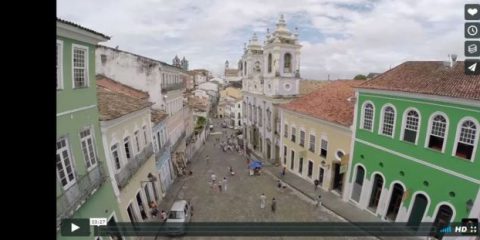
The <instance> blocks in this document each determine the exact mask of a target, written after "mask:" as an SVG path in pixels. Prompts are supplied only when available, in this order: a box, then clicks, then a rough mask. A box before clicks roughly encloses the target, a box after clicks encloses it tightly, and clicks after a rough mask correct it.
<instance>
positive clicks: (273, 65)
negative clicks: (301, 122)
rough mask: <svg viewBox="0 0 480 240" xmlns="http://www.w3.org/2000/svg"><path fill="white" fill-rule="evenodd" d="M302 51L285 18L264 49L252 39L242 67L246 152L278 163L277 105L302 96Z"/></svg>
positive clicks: (254, 38)
mask: <svg viewBox="0 0 480 240" xmlns="http://www.w3.org/2000/svg"><path fill="white" fill-rule="evenodd" d="M300 48H301V45H300V44H299V43H298V35H297V34H293V33H291V32H290V31H289V30H288V28H287V26H286V23H285V19H284V18H283V15H282V16H281V17H280V19H279V20H278V22H277V24H276V29H275V31H274V32H273V33H272V34H270V33H267V36H266V39H265V42H264V44H263V45H262V44H261V43H260V42H259V41H258V38H257V36H256V34H254V35H253V37H252V39H251V40H250V41H249V44H248V45H247V46H246V47H245V49H244V54H243V56H242V58H241V64H239V67H240V69H239V70H240V71H241V74H242V89H243V92H244V97H243V99H244V100H243V112H244V114H243V116H244V122H245V125H244V136H246V144H245V147H246V150H247V152H249V153H253V154H255V155H257V156H259V157H261V158H263V159H266V160H268V161H271V162H277V163H279V162H280V161H279V157H280V117H279V114H278V109H277V105H278V104H281V103H286V102H289V101H290V100H291V99H293V98H294V97H295V96H297V95H298V93H299V79H300Z"/></svg>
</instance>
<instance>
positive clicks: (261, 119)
mask: <svg viewBox="0 0 480 240" xmlns="http://www.w3.org/2000/svg"><path fill="white" fill-rule="evenodd" d="M258 125H260V127H261V126H262V125H263V118H262V109H261V108H260V107H258Z"/></svg>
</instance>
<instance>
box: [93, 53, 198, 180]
mask: <svg viewBox="0 0 480 240" xmlns="http://www.w3.org/2000/svg"><path fill="white" fill-rule="evenodd" d="M95 55H96V61H95V62H96V70H97V73H98V74H102V75H105V76H107V77H110V78H113V79H115V80H116V81H119V82H121V83H123V84H125V85H128V86H131V87H133V88H136V89H139V90H142V91H145V92H148V94H149V96H150V98H149V101H150V102H153V106H152V108H153V109H155V110H161V111H165V112H166V113H167V114H168V115H169V117H168V119H167V123H166V125H167V131H168V140H169V141H170V143H171V146H172V148H171V151H172V152H171V154H172V156H171V157H172V161H173V164H174V166H175V169H176V170H177V173H179V171H178V170H179V169H181V168H182V167H184V166H185V164H186V163H185V124H184V117H183V91H184V90H185V85H184V82H185V81H186V79H187V78H188V77H189V76H188V73H187V71H185V70H183V69H182V68H179V67H175V66H172V65H170V64H167V63H164V62H161V61H158V60H154V59H150V58H147V57H143V56H140V55H137V54H133V53H129V52H125V51H121V50H118V49H114V48H109V47H105V46H98V47H97V49H96V53H95ZM192 121H193V119H192Z"/></svg>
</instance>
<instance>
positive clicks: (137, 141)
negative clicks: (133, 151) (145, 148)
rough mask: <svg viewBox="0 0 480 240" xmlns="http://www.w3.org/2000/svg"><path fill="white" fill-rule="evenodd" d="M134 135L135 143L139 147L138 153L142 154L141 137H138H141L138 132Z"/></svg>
mask: <svg viewBox="0 0 480 240" xmlns="http://www.w3.org/2000/svg"><path fill="white" fill-rule="evenodd" d="M133 135H134V136H135V143H136V145H135V146H136V147H137V153H138V152H140V137H139V136H138V135H139V133H138V130H137V131H135V132H134V133H133Z"/></svg>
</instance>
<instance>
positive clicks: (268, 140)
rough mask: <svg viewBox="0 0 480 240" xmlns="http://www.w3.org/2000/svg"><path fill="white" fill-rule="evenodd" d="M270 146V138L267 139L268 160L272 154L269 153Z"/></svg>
mask: <svg viewBox="0 0 480 240" xmlns="http://www.w3.org/2000/svg"><path fill="white" fill-rule="evenodd" d="M271 150H272V149H271V147H270V139H267V159H268V160H270V158H271V156H272V154H271V152H270V151H271Z"/></svg>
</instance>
